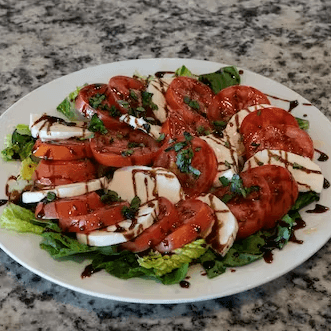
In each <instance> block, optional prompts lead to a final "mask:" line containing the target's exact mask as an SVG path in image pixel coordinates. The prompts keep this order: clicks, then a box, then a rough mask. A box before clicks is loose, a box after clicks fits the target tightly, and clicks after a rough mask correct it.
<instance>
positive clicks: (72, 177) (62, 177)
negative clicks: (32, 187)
mask: <svg viewBox="0 0 331 331" xmlns="http://www.w3.org/2000/svg"><path fill="white" fill-rule="evenodd" d="M94 178H96V167H95V165H94V164H93V163H92V162H91V161H90V160H88V159H84V160H72V161H47V160H41V161H40V162H39V164H38V166H37V168H36V170H35V172H34V175H33V180H35V181H36V182H37V183H38V184H41V185H47V186H54V185H55V186H56V185H63V184H70V183H78V182H87V181H89V180H91V179H94Z"/></svg>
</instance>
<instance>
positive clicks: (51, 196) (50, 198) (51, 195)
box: [46, 192, 56, 202]
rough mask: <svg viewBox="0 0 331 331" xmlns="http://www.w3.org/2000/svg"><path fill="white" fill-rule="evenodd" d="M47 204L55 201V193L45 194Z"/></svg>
mask: <svg viewBox="0 0 331 331" xmlns="http://www.w3.org/2000/svg"><path fill="white" fill-rule="evenodd" d="M46 199H47V202H52V201H54V200H55V199H56V193H54V192H47V195H46Z"/></svg>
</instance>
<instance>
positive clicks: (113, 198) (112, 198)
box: [101, 190, 121, 203]
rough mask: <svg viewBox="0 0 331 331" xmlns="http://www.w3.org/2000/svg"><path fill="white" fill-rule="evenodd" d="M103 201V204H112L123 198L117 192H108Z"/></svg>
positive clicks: (103, 196) (102, 198) (102, 197)
mask: <svg viewBox="0 0 331 331" xmlns="http://www.w3.org/2000/svg"><path fill="white" fill-rule="evenodd" d="M101 201H102V202H103V203H112V202H117V201H121V197H120V196H119V195H118V194H117V192H115V191H112V190H108V191H107V193H105V194H103V195H102V196H101Z"/></svg>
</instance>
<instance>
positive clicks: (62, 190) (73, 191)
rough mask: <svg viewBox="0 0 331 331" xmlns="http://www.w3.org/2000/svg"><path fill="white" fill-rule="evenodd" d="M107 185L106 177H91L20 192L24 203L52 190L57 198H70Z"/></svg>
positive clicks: (39, 197) (44, 195)
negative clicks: (76, 181)
mask: <svg viewBox="0 0 331 331" xmlns="http://www.w3.org/2000/svg"><path fill="white" fill-rule="evenodd" d="M107 185H108V179H107V177H102V178H98V179H93V180H90V181H88V182H80V183H73V184H66V185H59V186H55V187H54V188H49V189H44V190H40V191H26V192H23V194H22V201H23V202H24V203H34V202H39V201H41V200H42V199H44V198H45V197H46V196H47V193H49V192H53V193H55V194H56V196H57V197H58V198H70V197H76V196H79V195H83V194H86V193H88V192H93V191H97V190H100V189H103V188H105V187H106V186H107Z"/></svg>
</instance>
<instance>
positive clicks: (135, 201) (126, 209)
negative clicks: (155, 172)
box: [122, 196, 141, 220]
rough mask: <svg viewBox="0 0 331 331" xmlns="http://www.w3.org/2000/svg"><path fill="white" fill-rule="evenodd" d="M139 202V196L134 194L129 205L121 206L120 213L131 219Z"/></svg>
mask: <svg viewBox="0 0 331 331" xmlns="http://www.w3.org/2000/svg"><path fill="white" fill-rule="evenodd" d="M140 204H141V200H140V198H139V197H138V196H135V197H134V198H133V199H132V201H131V203H130V207H127V206H124V207H123V208H122V215H123V216H124V217H126V218H127V219H131V220H132V219H134V218H135V216H136V213H137V211H138V209H139V207H140Z"/></svg>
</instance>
